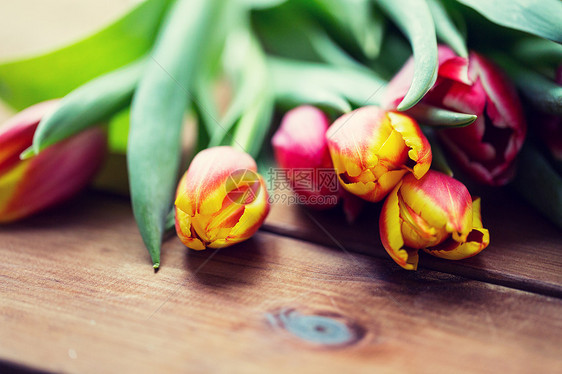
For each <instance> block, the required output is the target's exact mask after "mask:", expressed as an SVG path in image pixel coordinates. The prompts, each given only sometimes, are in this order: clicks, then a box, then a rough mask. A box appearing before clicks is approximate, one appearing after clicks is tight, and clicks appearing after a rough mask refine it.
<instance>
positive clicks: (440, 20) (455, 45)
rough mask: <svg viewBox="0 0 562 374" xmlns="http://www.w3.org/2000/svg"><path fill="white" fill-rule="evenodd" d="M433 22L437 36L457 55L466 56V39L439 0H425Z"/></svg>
mask: <svg viewBox="0 0 562 374" xmlns="http://www.w3.org/2000/svg"><path fill="white" fill-rule="evenodd" d="M426 1H427V5H429V10H430V11H431V15H432V16H433V22H435V31H436V33H437V37H438V38H439V39H441V40H442V41H443V42H445V43H446V44H447V45H448V46H449V47H451V48H452V49H453V51H455V52H456V53H457V54H458V55H459V56H461V57H468V50H467V49H466V41H465V39H464V36H463V35H462V34H461V32H460V31H459V29H458V28H457V26H455V23H454V22H453V20H452V19H451V17H449V14H448V13H447V10H446V9H445V7H444V6H443V3H442V1H441V0H426Z"/></svg>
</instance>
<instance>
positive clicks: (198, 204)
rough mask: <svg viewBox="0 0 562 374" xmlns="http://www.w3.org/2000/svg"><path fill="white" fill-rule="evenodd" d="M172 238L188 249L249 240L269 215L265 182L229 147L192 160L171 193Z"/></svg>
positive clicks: (245, 157)
mask: <svg viewBox="0 0 562 374" xmlns="http://www.w3.org/2000/svg"><path fill="white" fill-rule="evenodd" d="M175 205H176V232H177V235H178V237H179V238H180V240H181V241H182V243H183V244H185V245H186V246H187V247H189V248H191V249H197V250H201V249H205V248H223V247H228V246H231V245H233V244H236V243H239V242H241V241H244V240H246V239H249V238H250V237H251V236H252V235H253V234H254V233H255V232H256V231H257V230H258V228H259V227H260V226H261V224H262V223H263V221H264V220H265V218H266V217H267V214H268V213H269V202H268V194H267V189H266V186H265V182H264V180H263V178H262V177H261V175H259V174H258V173H257V166H256V162H255V161H254V160H253V159H252V157H250V155H248V154H246V153H244V152H241V151H238V150H236V149H234V148H232V147H226V146H224V147H213V148H208V149H205V150H203V151H201V152H199V153H198V154H197V156H195V158H194V159H193V161H191V165H189V169H188V170H187V171H186V172H185V174H184V175H183V177H182V178H181V180H180V182H179V184H178V189H177V192H176V203H175Z"/></svg>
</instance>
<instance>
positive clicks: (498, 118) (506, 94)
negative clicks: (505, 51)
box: [470, 52, 527, 162]
mask: <svg viewBox="0 0 562 374" xmlns="http://www.w3.org/2000/svg"><path fill="white" fill-rule="evenodd" d="M470 58H471V60H472V61H473V62H472V63H473V64H474V66H475V69H476V70H477V72H478V77H479V78H480V82H482V86H483V88H484V90H485V91H486V94H487V106H486V112H487V114H488V116H489V117H490V119H491V120H492V123H493V125H494V126H496V127H499V128H506V129H510V130H511V131H512V132H513V133H510V134H509V135H508V134H504V136H507V141H508V143H507V145H505V146H504V148H505V149H501V151H503V154H504V157H505V160H506V161H507V162H510V161H512V160H513V159H514V158H515V156H516V155H517V153H518V152H519V150H520V149H521V147H522V146H523V141H524V140H525V135H526V133H527V126H526V123H525V116H524V114H523V109H522V106H521V105H520V102H519V98H518V96H517V92H516V90H515V87H514V86H513V85H512V84H511V83H510V81H509V79H508V78H507V77H506V76H505V74H504V73H503V72H502V71H501V70H500V69H498V68H497V67H496V66H495V65H494V64H492V63H491V62H490V61H488V60H487V59H485V58H482V57H481V56H480V55H479V54H477V53H474V52H472V53H471V54H470ZM500 144H501V142H500Z"/></svg>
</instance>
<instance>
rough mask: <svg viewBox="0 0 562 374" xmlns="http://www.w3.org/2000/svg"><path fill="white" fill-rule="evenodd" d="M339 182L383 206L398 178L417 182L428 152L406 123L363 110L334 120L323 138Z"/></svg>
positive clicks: (399, 116)
mask: <svg viewBox="0 0 562 374" xmlns="http://www.w3.org/2000/svg"><path fill="white" fill-rule="evenodd" d="M326 135H327V140H328V147H329V149H330V155H331V156H332V161H333V163H334V168H335V170H336V173H337V175H338V179H339V181H340V183H341V185H342V186H343V188H345V189H346V190H347V191H349V192H351V193H353V194H355V195H357V196H359V197H361V198H363V199H365V200H367V201H371V202H377V201H380V200H382V199H383V198H384V197H385V196H386V195H387V194H388V193H389V192H390V191H391V190H392V189H393V188H394V186H396V184H397V183H398V182H399V181H400V180H401V179H402V177H403V176H404V175H405V174H407V173H409V172H411V173H412V174H413V175H414V176H415V178H418V179H419V178H421V177H423V176H424V175H425V173H427V171H428V170H429V167H430V165H431V147H430V146H429V142H428V141H427V139H426V137H425V136H424V134H423V133H422V131H421V129H420V127H419V126H418V124H417V123H416V122H415V121H414V120H413V119H412V118H410V117H408V116H406V115H404V114H402V113H398V112H393V111H385V110H382V109H380V108H378V107H376V106H366V107H362V108H359V109H356V110H354V111H352V112H349V113H346V114H344V115H343V116H341V117H340V118H338V119H337V120H336V121H335V122H334V123H333V124H332V126H331V127H330V128H329V130H328V132H327V134H326Z"/></svg>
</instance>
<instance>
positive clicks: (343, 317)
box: [0, 193, 562, 373]
mask: <svg viewBox="0 0 562 374" xmlns="http://www.w3.org/2000/svg"><path fill="white" fill-rule="evenodd" d="M0 255H1V256H2V259H3V260H2V262H1V263H0V279H1V281H0V360H3V361H5V362H11V363H14V364H23V365H26V366H28V367H35V368H40V369H43V370H48V371H55V372H81V373H99V372H138V373H143V372H155V371H162V372H185V371H189V372H228V373H253V372H256V373H258V372H259V373H264V372H290V371H295V370H298V371H299V372H322V373H330V372H334V373H336V372H349V371H353V372H365V373H367V372H368V373H372V372H397V371H408V372H412V371H415V372H421V373H423V372H427V373H429V372H431V373H451V372H455V373H457V372H461V373H462V372H479V373H488V372H489V373H497V372H514V373H523V372H555V371H560V370H562V360H561V358H560V355H559V353H560V348H559V347H560V346H561V344H562V334H560V332H561V331H562V313H561V311H562V301H561V300H560V299H556V298H550V297H546V296H541V295H537V294H532V293H527V292H523V291H518V290H514V289H510V288H505V287H501V286H497V285H490V284H486V283H482V282H478V281H473V280H468V279H466V278H463V277H459V276H454V275H449V274H444V273H440V272H435V271H429V270H424V269H421V270H420V271H418V272H405V271H402V270H399V269H397V268H396V267H395V266H393V264H392V262H391V261H390V260H387V259H377V258H373V257H370V256H365V255H361V254H357V253H355V254H350V253H346V252H345V251H342V250H340V249H334V248H329V247H325V246H321V245H315V244H311V243H305V242H301V241H298V240H294V239H290V238H285V237H281V236H278V235H275V234H270V233H264V232H260V233H258V234H257V235H256V236H255V237H254V238H253V239H251V240H250V241H248V242H246V243H244V244H242V245H239V246H236V247H233V248H229V249H222V250H219V251H205V252H195V251H188V250H187V249H186V248H185V247H183V245H181V243H180V242H179V241H178V240H177V239H176V238H172V239H170V240H168V241H167V242H166V244H165V247H164V250H163V256H162V265H163V267H162V269H161V271H159V272H158V273H156V274H155V273H153V272H152V270H151V266H150V261H149V258H148V255H147V253H146V251H145V249H144V247H143V245H142V242H141V239H140V236H139V235H138V232H137V229H136V227H135V225H134V221H133V216H132V214H131V211H130V208H129V204H128V201H126V200H123V199H117V198H114V197H108V196H104V195H99V194H92V193H88V194H83V195H81V196H79V197H78V198H76V199H74V200H73V201H71V202H70V203H68V204H66V205H65V206H62V207H60V208H57V209H56V210H51V211H48V212H45V213H43V214H41V215H40V216H37V217H36V218H33V219H30V220H27V221H25V222H22V223H19V224H15V225H11V226H8V227H2V228H0ZM0 371H2V369H1V368H0Z"/></svg>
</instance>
